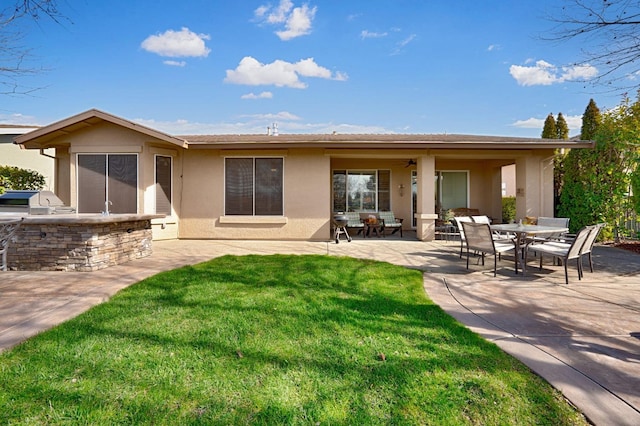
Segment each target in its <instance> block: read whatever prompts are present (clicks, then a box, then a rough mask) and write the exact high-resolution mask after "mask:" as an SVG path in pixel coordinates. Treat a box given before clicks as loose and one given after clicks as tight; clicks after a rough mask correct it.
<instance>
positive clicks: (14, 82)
mask: <svg viewBox="0 0 640 426" xmlns="http://www.w3.org/2000/svg"><path fill="white" fill-rule="evenodd" d="M43 16H46V17H49V18H51V19H53V20H54V21H55V22H58V23H60V21H61V19H62V18H63V17H62V15H61V14H60V13H59V11H58V8H57V1H56V0H16V2H15V3H14V4H13V6H10V7H5V8H4V9H0V94H5V95H7V94H25V93H29V92H31V91H33V90H37V89H36V88H28V87H24V86H21V85H20V84H19V82H18V80H19V79H20V78H21V77H24V76H28V75H32V74H36V73H38V72H41V71H42V68H40V67H38V66H35V65H30V60H31V58H32V51H31V49H29V48H27V47H26V46H24V45H23V44H22V40H23V38H24V35H23V34H22V33H21V32H20V31H19V30H18V29H17V24H18V22H19V21H21V20H22V19H23V18H25V17H26V18H31V19H34V20H36V21H37V20H38V19H40V18H41V17H43Z"/></svg>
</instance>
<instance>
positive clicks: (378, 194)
mask: <svg viewBox="0 0 640 426" xmlns="http://www.w3.org/2000/svg"><path fill="white" fill-rule="evenodd" d="M338 172H343V173H344V177H345V179H344V189H342V190H341V192H343V193H344V194H345V195H344V196H345V201H344V207H345V209H344V211H381V210H380V198H381V194H382V193H383V192H384V193H387V199H388V203H389V206H388V209H389V211H391V210H392V205H391V187H392V180H393V176H392V172H391V169H349V168H344V169H333V170H332V171H331V210H332V211H333V212H338V211H343V210H340V209H338V210H336V196H335V195H336V186H335V185H336V182H335V177H336V173H338ZM350 172H352V173H353V174H354V175H355V174H362V173H370V172H373V173H374V174H375V184H376V186H375V189H374V191H373V192H374V194H375V203H374V204H375V208H374V209H373V210H369V209H365V210H353V209H351V206H349V201H348V199H349V197H348V185H349V173H350ZM380 172H385V173H386V175H387V176H388V179H389V182H388V188H387V189H386V190H383V189H382V188H381V185H380Z"/></svg>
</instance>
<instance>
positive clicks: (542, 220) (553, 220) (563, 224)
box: [530, 216, 570, 243]
mask: <svg viewBox="0 0 640 426" xmlns="http://www.w3.org/2000/svg"><path fill="white" fill-rule="evenodd" d="M537 224H538V225H540V226H557V227H560V228H568V227H569V218H568V217H545V216H540V217H539V218H538V222H537ZM530 240H531V241H534V242H536V241H547V240H557V241H561V242H565V243H566V242H570V241H567V240H566V232H563V233H549V234H538V235H536V236H535V237H531V238H530Z"/></svg>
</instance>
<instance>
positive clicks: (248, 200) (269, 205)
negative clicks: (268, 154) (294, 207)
mask: <svg viewBox="0 0 640 426" xmlns="http://www.w3.org/2000/svg"><path fill="white" fill-rule="evenodd" d="M283 166H284V160H283V159H282V158H226V159H225V215H245V216H282V215H283V214H284V207H283V200H284V197H283V187H284V185H283V176H284V173H283Z"/></svg>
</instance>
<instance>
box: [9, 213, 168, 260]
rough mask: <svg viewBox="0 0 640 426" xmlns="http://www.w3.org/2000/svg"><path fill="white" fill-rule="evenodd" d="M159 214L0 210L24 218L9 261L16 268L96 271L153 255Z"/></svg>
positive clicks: (10, 244)
mask: <svg viewBox="0 0 640 426" xmlns="http://www.w3.org/2000/svg"><path fill="white" fill-rule="evenodd" d="M162 217H164V215H155V214H109V215H102V214H82V213H80V214H78V213H70V214H51V215H31V214H27V215H24V214H23V215H17V214H8V215H7V214H0V220H3V219H5V220H10V219H19V218H23V219H22V224H21V225H20V228H19V229H18V231H17V233H16V234H15V236H14V237H13V238H12V239H11V242H10V243H9V250H8V256H7V266H8V269H9V270H18V271H82V272H85V271H97V270H99V269H103V268H107V267H109V266H113V265H118V264H121V263H124V262H128V261H130V260H133V259H139V258H142V257H146V256H149V255H151V252H152V248H151V240H152V232H151V220H152V219H156V218H162Z"/></svg>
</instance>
